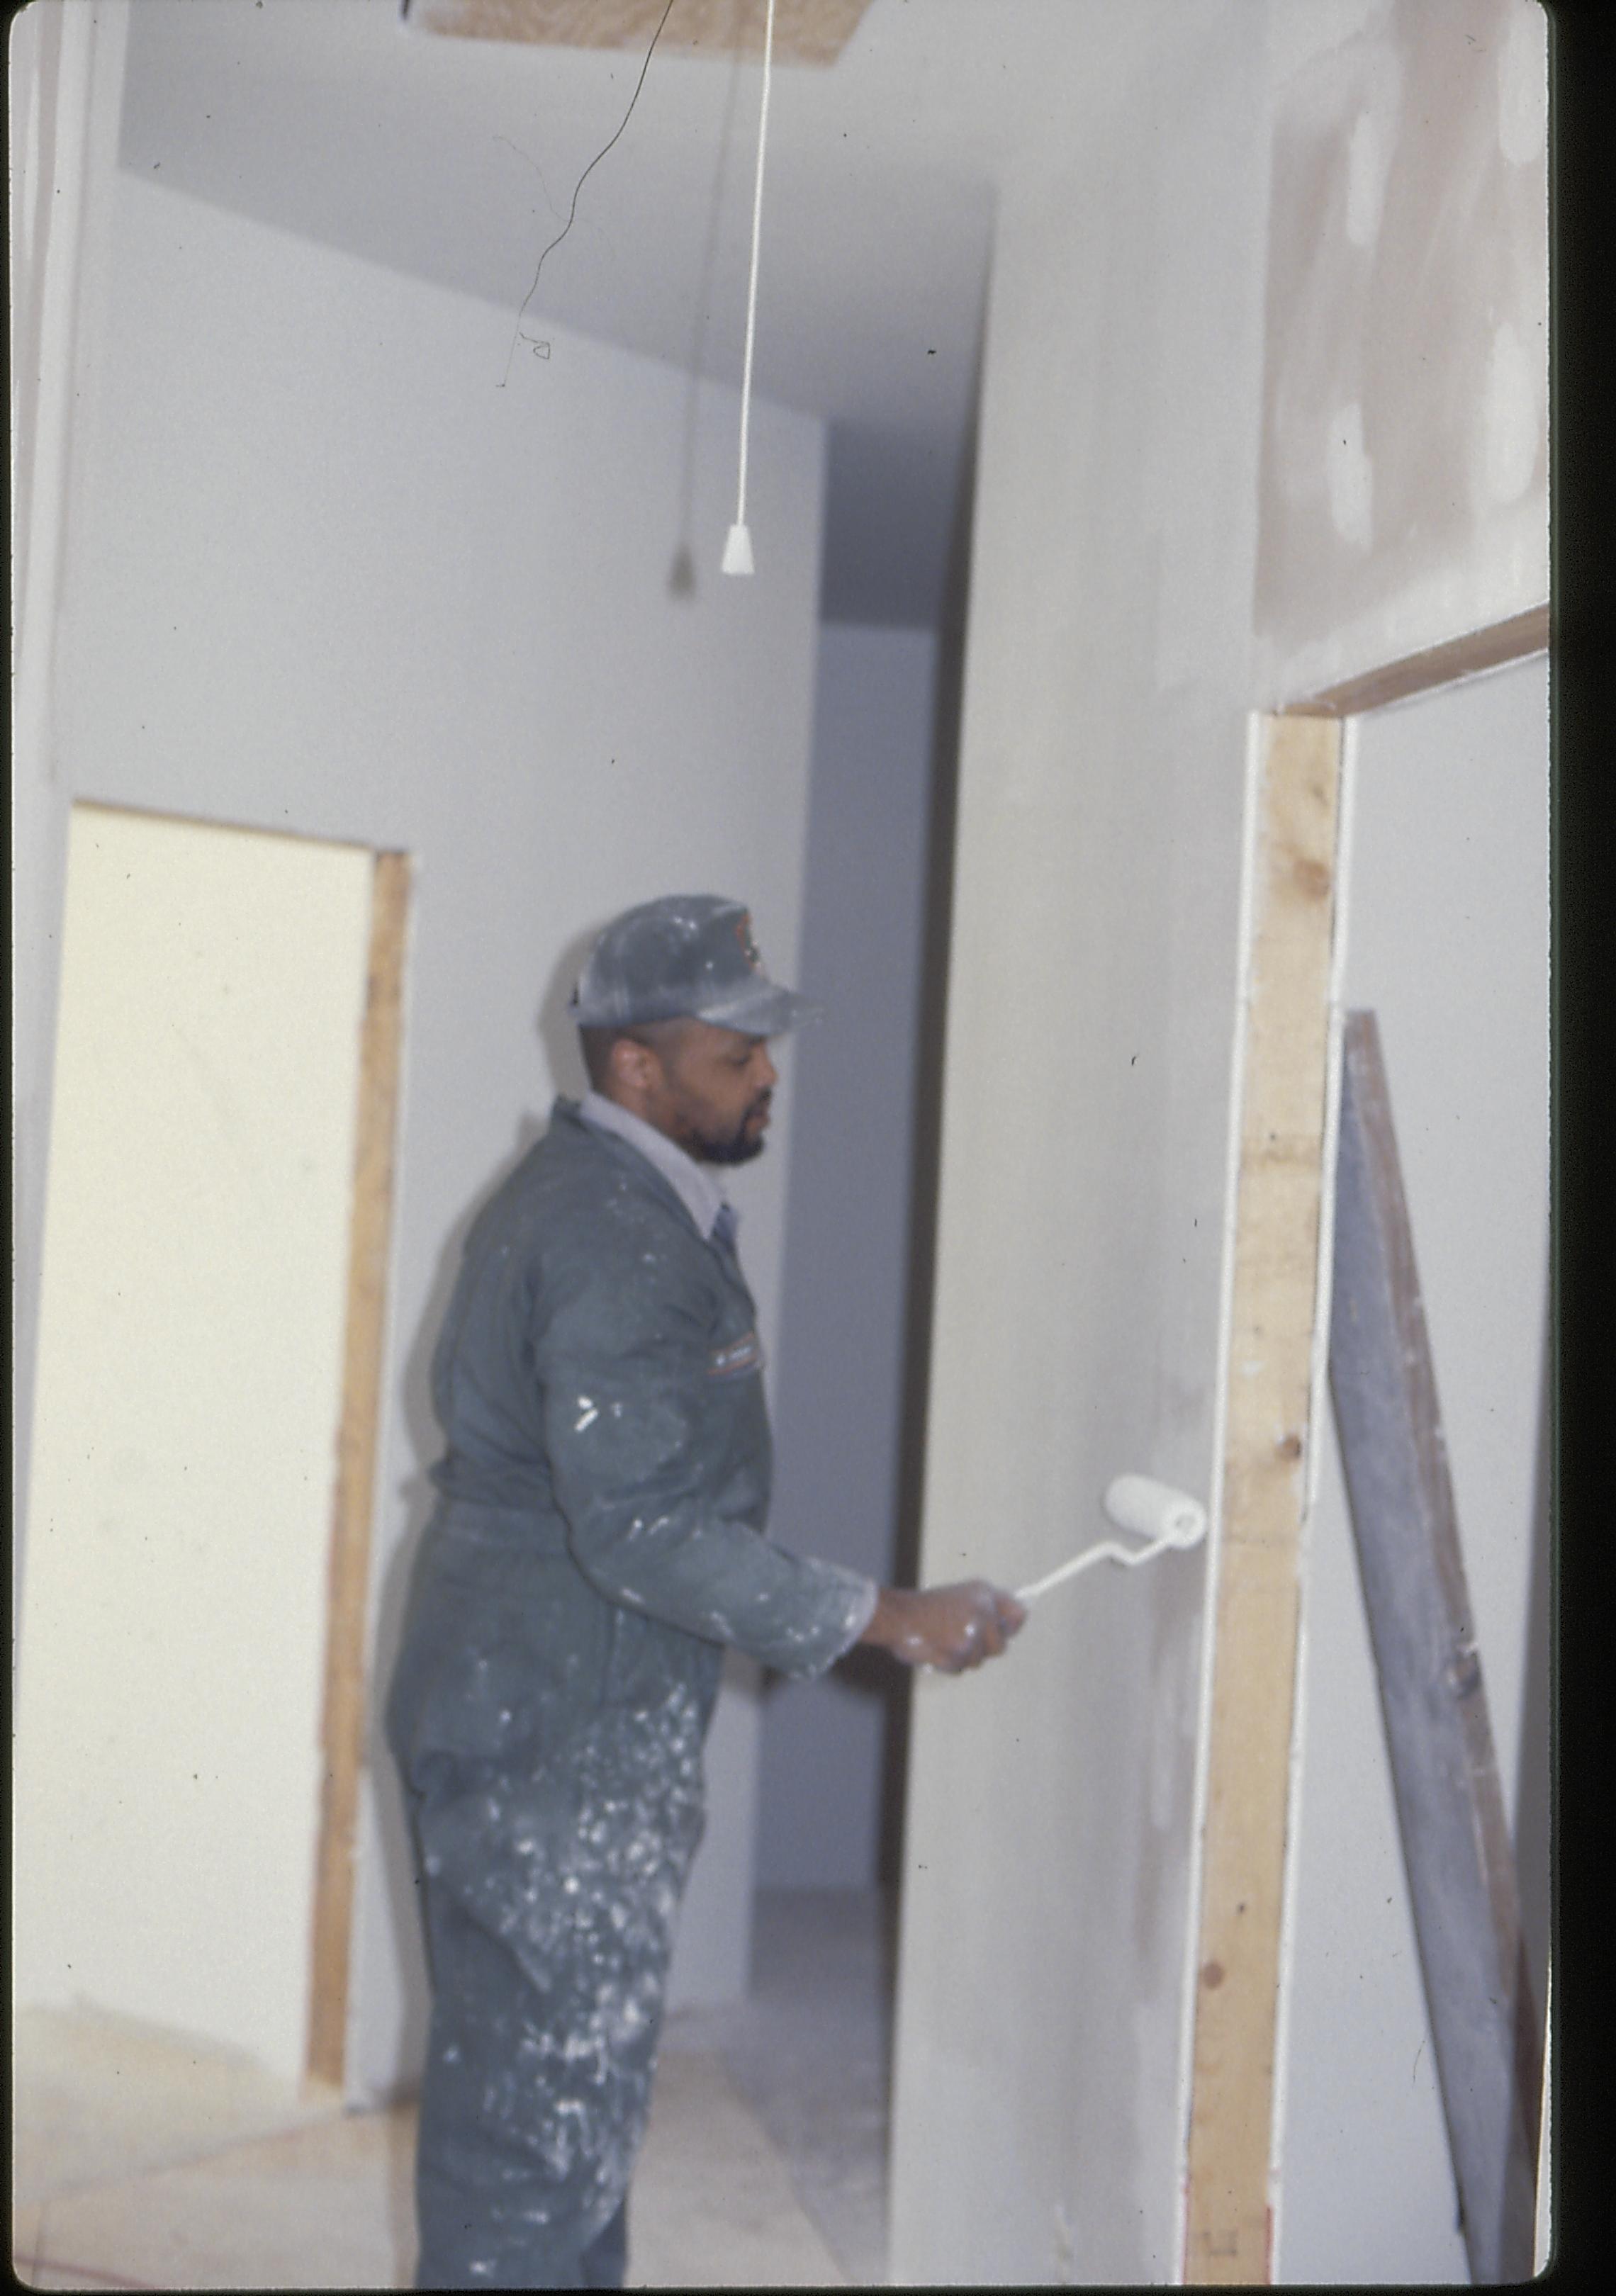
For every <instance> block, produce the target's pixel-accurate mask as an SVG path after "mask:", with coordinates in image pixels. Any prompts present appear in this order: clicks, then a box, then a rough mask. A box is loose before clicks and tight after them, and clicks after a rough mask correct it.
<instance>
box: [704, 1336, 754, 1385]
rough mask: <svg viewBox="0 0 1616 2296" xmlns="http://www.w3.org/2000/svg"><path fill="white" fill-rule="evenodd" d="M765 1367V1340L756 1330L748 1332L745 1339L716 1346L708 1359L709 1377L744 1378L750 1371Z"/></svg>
mask: <svg viewBox="0 0 1616 2296" xmlns="http://www.w3.org/2000/svg"><path fill="white" fill-rule="evenodd" d="M762 1368H763V1342H762V1341H761V1340H760V1339H759V1337H758V1334H757V1333H756V1332H748V1333H747V1334H746V1336H745V1338H744V1339H740V1340H731V1341H728V1342H727V1343H726V1345H725V1346H723V1347H721V1348H715V1349H713V1351H712V1353H711V1355H710V1357H708V1359H707V1376H708V1378H709V1379H743V1378H744V1377H745V1376H746V1374H747V1373H748V1372H753V1371H761V1370H762Z"/></svg>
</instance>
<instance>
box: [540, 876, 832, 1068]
mask: <svg viewBox="0 0 1616 2296" xmlns="http://www.w3.org/2000/svg"><path fill="white" fill-rule="evenodd" d="M569 1009H570V1013H571V1016H572V1018H573V1020H574V1021H577V1023H578V1027H579V1028H580V1029H595V1028H631V1027H633V1026H634V1025H635V1023H636V1022H637V1021H673V1020H679V1019H690V1020H695V1021H711V1022H712V1024H713V1025H714V1027H715V1028H719V1029H740V1030H741V1031H742V1034H743V1035H745V1036H749V1037H777V1036H780V1035H782V1034H783V1032H784V1031H785V1030H786V1029H794V1028H796V1027H797V1025H798V1024H799V1022H800V1021H807V1020H810V1019H816V1018H817V1016H818V1014H819V1013H820V1011H821V1009H822V1008H821V1007H820V1006H819V1005H816V1004H815V1003H814V1002H813V1001H812V1000H811V998H809V997H807V996H798V995H797V993H796V991H795V990H794V989H791V988H780V987H779V986H778V985H777V984H776V983H775V981H772V980H770V979H769V977H768V975H767V972H765V971H764V969H763V959H762V958H761V957H760V956H759V954H758V945H757V942H756V941H755V940H754V939H752V924H751V913H750V912H749V911H748V909H747V908H746V907H745V906H744V905H743V904H742V902H740V901H731V900H726V899H725V898H724V897H723V896H722V895H721V894H718V893H665V894H664V895H663V896H662V897H661V898H660V900H655V901H643V902H641V903H640V905H639V906H638V907H637V908H633V909H626V910H625V911H624V912H623V914H622V915H621V916H619V917H614V918H613V919H612V921H611V923H610V924H609V925H608V926H606V928H605V930H604V931H603V932H602V934H601V935H600V938H599V939H597V940H596V942H595V947H593V948H592V949H591V950H590V952H589V956H588V959H587V963H586V964H585V966H584V969H583V972H581V973H580V974H579V976H578V986H577V987H576V988H574V990H573V992H572V1001H571V1005H570V1008H569Z"/></svg>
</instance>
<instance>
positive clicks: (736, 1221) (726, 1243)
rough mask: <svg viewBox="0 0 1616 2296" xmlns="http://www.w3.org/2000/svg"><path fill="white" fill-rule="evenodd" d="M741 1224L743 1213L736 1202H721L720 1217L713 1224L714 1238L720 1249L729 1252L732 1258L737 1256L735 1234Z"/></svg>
mask: <svg viewBox="0 0 1616 2296" xmlns="http://www.w3.org/2000/svg"><path fill="white" fill-rule="evenodd" d="M740 1226H741V1215H740V1213H739V1212H738V1211H737V1210H735V1208H734V1204H720V1205H719V1207H718V1218H717V1219H715V1220H714V1222H713V1224H712V1240H713V1242H715V1243H716V1244H717V1245H718V1249H719V1250H720V1251H726V1252H728V1253H729V1255H730V1257H731V1258H732V1259H734V1257H736V1253H735V1234H736V1231H737V1230H738V1229H739V1227H740Z"/></svg>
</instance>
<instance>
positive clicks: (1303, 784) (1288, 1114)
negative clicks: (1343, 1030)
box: [1184, 716, 1341, 2285]
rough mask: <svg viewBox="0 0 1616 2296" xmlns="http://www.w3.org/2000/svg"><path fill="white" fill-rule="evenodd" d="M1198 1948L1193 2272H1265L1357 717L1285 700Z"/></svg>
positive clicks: (1253, 1028)
mask: <svg viewBox="0 0 1616 2296" xmlns="http://www.w3.org/2000/svg"><path fill="white" fill-rule="evenodd" d="M1261 738H1262V742H1263V749H1262V755H1261V758H1260V761H1259V779H1258V784H1257V790H1256V806H1257V820H1256V824H1255V828H1256V842H1255V848H1254V857H1253V869H1254V874H1253V881H1252V887H1251V969H1250V976H1249V981H1248V986H1247V991H1246V1019H1245V1026H1246V1044H1245V1059H1244V1087H1243V1098H1242V1108H1241V1131H1240V1166H1239V1177H1238V1184H1237V1195H1236V1208H1235V1271H1234V1289H1233V1300H1232V1314H1231V1320H1230V1326H1229V1341H1228V1346H1229V1357H1228V1365H1227V1382H1226V1384H1227V1404H1226V1414H1227V1416H1226V1439H1225V1454H1224V1471H1223V1495H1222V1496H1223V1521H1222V1539H1221V1547H1220V1554H1219V1557H1218V1566H1217V1570H1218V1576H1217V1588H1216V1594H1215V1597H1214V1600H1215V1602H1216V1605H1217V1615H1216V1643H1215V1654H1214V1659H1213V1678H1212V1703H1211V1715H1210V1737H1209V1743H1208V1750H1207V1801H1206V1826H1205V1835H1204V1841H1203V1844H1202V1857H1203V1865H1202V1897H1201V1910H1200V1928H1199V1933H1198V1940H1197V1948H1196V1988H1195V2004H1194V2054H1193V2060H1192V2072H1191V2092H1190V2128H1189V2160H1188V2192H1187V2195H1186V2218H1185V2266H1184V2276H1185V2280H1186V2281H1187V2282H1190V2283H1193V2284H1195V2283H1199V2284H1212V2283H1220V2284H1246V2285H1251V2284H1253V2283H1260V2282H1265V2281H1266V2280H1267V2278H1268V2276H1269V2269H1270V2253H1269V2251H1270V2225H1269V2210H1268V2166H1269V2149H1270V2140H1271V2131H1272V2128H1273V2119H1274V2074H1275V2054H1276V2027H1277V2021H1278V2000H1279V1955H1280V1927H1281V1915H1282V1907H1283V1899H1284V1869H1285V1843H1286V1834H1287V1830H1288V1814H1289V1803H1290V1769H1291V1738H1292V1715H1293V1710H1294V1703H1295V1685H1296V1635H1297V1623H1298V1618H1299V1614H1300V1538H1301V1529H1302V1517H1303V1511H1304V1504H1305V1492H1306V1477H1307V1462H1308V1444H1309V1436H1310V1428H1309V1415H1310V1411H1311V1406H1312V1388H1313V1353H1314V1331H1315V1324H1316V1316H1317V1285H1318V1275H1319V1215H1320V1210H1321V1203H1322V1182H1323V1165H1324V1144H1325V1098H1326V1082H1327V1065H1328V1053H1329V1035H1330V972H1331V963H1332V949H1333V931H1334V914H1335V877H1336V824H1337V811H1338V799H1339V790H1340V779H1341V725H1340V722H1339V720H1337V719H1335V718H1333V717H1323V716H1319V717H1300V716H1298V717H1288V716H1287V717H1270V718H1268V719H1267V720H1266V721H1265V724H1264V726H1263V730H1262V737H1261Z"/></svg>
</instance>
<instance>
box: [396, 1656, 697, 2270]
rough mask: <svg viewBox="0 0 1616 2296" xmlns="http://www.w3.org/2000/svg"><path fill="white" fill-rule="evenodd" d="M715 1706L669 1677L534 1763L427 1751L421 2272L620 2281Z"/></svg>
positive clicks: (421, 1829)
mask: <svg viewBox="0 0 1616 2296" xmlns="http://www.w3.org/2000/svg"><path fill="white" fill-rule="evenodd" d="M705 1726H706V1713H705V1711H704V1710H703V1708H702V1705H701V1702H699V1701H698V1700H697V1699H696V1698H694V1697H693V1696H692V1695H691V1693H689V1691H688V1690H686V1689H685V1688H683V1687H677V1688H674V1689H672V1690H670V1691H669V1693H668V1695H667V1696H666V1697H665V1698H664V1699H663V1700H662V1701H661V1702H660V1703H659V1704H657V1705H656V1706H654V1707H652V1708H650V1709H648V1710H634V1709H630V1708H623V1707H618V1708H612V1709H607V1710H596V1711H595V1713H594V1714H593V1715H591V1716H589V1717H588V1718H587V1719H586V1720H584V1721H583V1722H581V1723H580V1725H579V1726H578V1729H577V1730H576V1732H575V1733H573V1734H571V1735H570V1737H569V1738H568V1739H567V1740H565V1741H564V1742H563V1743H561V1744H560V1745H559V1746H554V1747H553V1748H552V1750H551V1751H550V1752H549V1754H548V1755H547V1757H546V1759H544V1760H543V1761H542V1762H539V1763H538V1764H537V1765H536V1766H535V1767H531V1768H529V1769H525V1770H523V1769H510V1768H505V1769H496V1768H494V1767H491V1766H490V1765H488V1763H480V1762H469V1763H468V1762H463V1761H455V1760H453V1759H448V1758H446V1757H444V1756H442V1755H438V1756H434V1757H433V1758H431V1759H430V1760H428V1761H427V1762H425V1763H424V1764H423V1765H422V1767H421V1772H420V1774H419V1775H418V1777H417V1780H416V1782H415V1786H414V1794H413V1797H412V1798H413V1800H414V1812H413V1815H414V1828H415V1836H416V1846H417V1855H418V1857H419V1864H420V1885H421V1892H422V1910H423V1914H424V1917H425V1926H426V1939H427V1950H428V1956H429V1960H430V1964H431V1980H432V2017H431V2030H430V2034H429V2039H428V2047H427V2061H426V2067H425V2072H424V2075H423V2079H422V2097H421V2130H420V2140H419V2152H418V2156H417V2162H416V2211H417V2219H418V2223H419V2226H420V2234H421V2260H420V2264H419V2267H418V2269H417V2275H416V2282H417V2285H418V2286H420V2287H424V2288H587V2287H611V2286H615V2285H620V2284H621V2278H622V2273H623V2269H624V2226H623V2211H624V2202H625V2197H626V2194H627V2192H628V2179H629V2176H630V2173H631V2171H632V2169H633V2166H634V2162H635V2159H636V2155H637V2153H638V2151H639V2146H640V2142H641V2139H642V2137H643V2136H644V2127H645V2119H646V2114H647V2112H648V2109H649V2106H650V2101H651V2080H652V2072H653V2071H654V2069H655V2062H656V2049H657V2040H658V2036H659V2032H660V2025H661V2017H662V2004H663V1995H664V1989H665V1985H666V1979H667V1972H668V1964H669V1957H670V1955H671V1952H672V1948H673V1939H674V1931H675V1924H676V1922H677V1913H678V1906H679V1900H680V1897H681V1895H682V1893H683V1890H684V1886H685V1878H686V1876H687V1874H688V1872H689V1868H690V1863H691V1859H692V1858H693V1856H694V1853H695V1849H696V1845H697V1843H698V1841H699V1840H700V1838H701V1740H702V1737H703V1735H704V1733H705Z"/></svg>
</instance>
